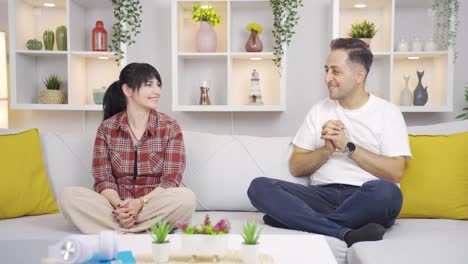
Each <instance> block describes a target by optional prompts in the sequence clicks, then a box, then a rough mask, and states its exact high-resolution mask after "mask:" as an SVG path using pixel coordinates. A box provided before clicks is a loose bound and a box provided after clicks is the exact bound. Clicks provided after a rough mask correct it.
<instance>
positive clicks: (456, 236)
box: [0, 121, 468, 264]
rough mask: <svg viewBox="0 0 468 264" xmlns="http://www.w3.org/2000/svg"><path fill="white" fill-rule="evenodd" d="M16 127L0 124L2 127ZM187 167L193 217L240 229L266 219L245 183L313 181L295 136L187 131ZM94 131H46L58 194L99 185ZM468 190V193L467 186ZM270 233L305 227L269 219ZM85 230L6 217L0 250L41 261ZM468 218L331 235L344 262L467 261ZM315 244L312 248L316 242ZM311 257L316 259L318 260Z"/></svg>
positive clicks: (442, 127)
mask: <svg viewBox="0 0 468 264" xmlns="http://www.w3.org/2000/svg"><path fill="white" fill-rule="evenodd" d="M409 131H410V133H414V134H451V133H455V132H461V131H468V121H460V122H451V123H445V124H439V125H433V126H426V127H410V128H409ZM14 132H16V131H15V130H0V134H7V133H14ZM184 137H185V145H186V150H187V169H186V171H185V174H184V178H183V184H184V185H185V186H187V187H189V188H191V189H192V190H193V191H194V192H195V194H196V195H197V202H198V205H197V210H198V211H197V212H196V215H195V217H194V219H193V220H194V221H196V222H202V219H203V217H204V215H205V214H206V212H205V211H210V212H209V214H210V216H211V217H213V218H214V219H219V218H221V217H228V218H229V219H230V220H231V222H232V232H239V231H240V227H241V224H242V222H243V221H244V220H245V219H253V220H256V221H258V222H260V223H262V225H263V222H262V220H261V219H262V216H263V214H261V213H259V212H255V209H254V208H253V207H252V205H251V204H250V202H249V200H248V198H247V195H246V190H247V188H248V186H249V183H250V181H251V180H252V179H254V178H255V177H258V176H267V177H274V178H280V179H284V180H288V181H294V182H299V183H302V184H307V182H308V180H307V179H305V178H295V177H293V176H292V175H291V174H290V173H289V170H288V159H289V156H290V154H291V150H292V146H291V145H290V141H291V138H289V137H270V138H261V137H250V136H231V135H214V134H208V133H198V132H190V131H185V132H184ZM93 141H94V135H87V136H81V137H76V136H71V135H61V134H57V133H51V132H45V133H41V145H42V148H43V154H44V159H45V163H46V169H47V172H48V178H49V181H50V183H51V186H52V189H53V192H54V195H56V194H57V193H58V192H60V190H62V189H63V188H64V187H65V186H71V185H74V186H76V185H78V186H85V187H89V188H91V187H92V184H93V178H92V175H91V158H92V148H93ZM467 195H468V194H467ZM262 228H263V233H265V234H271V233H275V234H282V233H288V234H291V233H302V232H299V231H293V230H286V229H278V228H272V227H269V226H262ZM75 233H79V231H78V230H77V229H76V228H75V227H74V226H73V225H71V224H69V223H68V222H66V221H65V219H64V218H63V217H62V215H60V214H51V215H41V216H28V217H20V218H15V219H7V220H0V256H1V259H2V260H3V261H5V260H7V261H6V263H38V262H39V260H40V258H41V257H44V256H45V255H46V252H47V246H48V245H50V244H52V243H54V242H56V241H58V240H60V239H62V238H63V237H65V236H66V235H69V234H75ZM467 234H468V221H456V220H444V219H398V220H397V221H396V223H395V225H394V226H393V227H391V228H390V229H389V230H388V231H387V233H386V234H385V237H384V240H382V241H379V242H362V243H357V244H355V245H353V247H351V248H349V249H348V248H347V247H346V244H345V243H344V242H342V241H340V240H338V239H336V238H333V237H326V238H327V242H328V244H329V245H330V248H331V249H332V252H333V254H334V256H335V258H336V260H337V263H349V264H359V263H360V264H370V263H467V262H468V251H467V250H466V249H467V248H468V236H467ZM311 250H313V249H311ZM311 263H314V261H312V260H311Z"/></svg>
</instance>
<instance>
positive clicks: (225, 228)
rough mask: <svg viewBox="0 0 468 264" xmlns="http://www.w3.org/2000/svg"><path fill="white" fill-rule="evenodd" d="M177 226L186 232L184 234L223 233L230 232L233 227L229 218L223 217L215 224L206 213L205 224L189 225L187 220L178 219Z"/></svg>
mask: <svg viewBox="0 0 468 264" xmlns="http://www.w3.org/2000/svg"><path fill="white" fill-rule="evenodd" d="M176 226H177V227H178V228H180V229H181V230H182V232H184V234H192V235H193V234H204V235H223V234H228V233H229V230H230V229H231V223H230V222H229V220H228V219H227V218H224V219H221V220H220V221H219V222H218V223H216V224H215V225H213V224H212V223H211V220H210V217H209V216H208V214H207V215H205V221H204V222H203V225H200V226H197V225H189V223H187V222H185V221H177V222H176Z"/></svg>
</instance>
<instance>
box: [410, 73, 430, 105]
mask: <svg viewBox="0 0 468 264" xmlns="http://www.w3.org/2000/svg"><path fill="white" fill-rule="evenodd" d="M416 73H417V74H418V78H419V82H418V86H416V89H414V99H413V104H414V105H425V104H426V103H427V99H429V98H428V97H429V96H428V94H427V86H426V88H424V87H423V85H422V83H421V79H422V77H423V76H424V71H422V72H420V71H416Z"/></svg>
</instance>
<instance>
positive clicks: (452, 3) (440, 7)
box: [432, 0, 460, 60]
mask: <svg viewBox="0 0 468 264" xmlns="http://www.w3.org/2000/svg"><path fill="white" fill-rule="evenodd" d="M459 8H460V2H459V1H458V0H433V1H432V12H433V15H434V20H435V28H434V40H435V42H436V43H437V45H438V46H439V48H440V49H447V48H448V47H452V48H453V50H454V60H455V59H456V57H457V52H456V50H455V46H456V38H457V28H458V22H459V21H458V9H459Z"/></svg>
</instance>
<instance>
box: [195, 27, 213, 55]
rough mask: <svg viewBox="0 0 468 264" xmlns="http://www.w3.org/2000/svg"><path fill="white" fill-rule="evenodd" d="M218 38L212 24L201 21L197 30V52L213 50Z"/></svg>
mask: <svg viewBox="0 0 468 264" xmlns="http://www.w3.org/2000/svg"><path fill="white" fill-rule="evenodd" d="M217 42H218V39H217V37H216V32H215V31H214V29H213V26H212V25H211V24H210V23H208V22H206V21H202V22H201V23H200V29H199V30H198V32H197V49H198V51H199V52H215V51H216V45H217V44H218V43H217Z"/></svg>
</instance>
